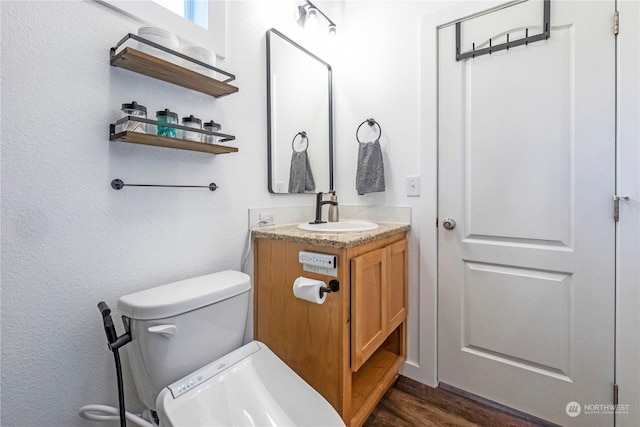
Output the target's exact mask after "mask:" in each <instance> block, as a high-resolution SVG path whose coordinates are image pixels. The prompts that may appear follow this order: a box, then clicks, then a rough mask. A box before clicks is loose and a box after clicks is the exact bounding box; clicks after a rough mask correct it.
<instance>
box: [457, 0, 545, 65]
mask: <svg viewBox="0 0 640 427" xmlns="http://www.w3.org/2000/svg"><path fill="white" fill-rule="evenodd" d="M543 7H544V16H543V22H542V32H541V33H540V34H536V35H534V36H529V29H528V28H527V29H526V30H525V37H524V38H522V39H518V40H513V41H510V40H509V34H507V42H506V43H502V44H498V45H495V46H493V43H492V40H491V39H489V47H485V48H483V49H478V50H476V44H475V43H473V44H472V46H473V48H472V49H471V50H470V51H468V52H465V53H460V31H461V30H460V26H461V23H460V22H456V61H460V60H462V59H467V58H475V57H477V56H482V55H486V54H489V55H491V54H492V53H493V52H499V51H501V50H509V48H511V47H516V46H522V45H525V46H526V45H528V44H529V43H535V42H538V41H541V40H548V39H549V38H550V37H551V0H544V6H543Z"/></svg>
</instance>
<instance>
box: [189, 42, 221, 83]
mask: <svg viewBox="0 0 640 427" xmlns="http://www.w3.org/2000/svg"><path fill="white" fill-rule="evenodd" d="M181 53H182V54H183V55H186V56H188V57H190V58H193V59H196V60H198V61H200V62H204V63H205V64H208V65H211V66H213V67H215V66H216V54H215V53H213V51H211V50H209V49H207V48H204V47H201V46H192V45H187V46H183V47H182V49H181ZM181 64H182V66H183V67H185V68H188V69H190V70H192V71H195V72H196V73H200V74H204V75H206V76H209V77H214V74H215V71H213V70H210V69H208V68H205V67H202V66H200V65H198V64H196V63H194V62H191V61H188V60H186V59H183V60H182V62H181Z"/></svg>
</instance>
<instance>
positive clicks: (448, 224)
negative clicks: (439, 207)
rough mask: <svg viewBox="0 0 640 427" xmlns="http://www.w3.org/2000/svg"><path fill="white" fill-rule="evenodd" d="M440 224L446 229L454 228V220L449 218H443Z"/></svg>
mask: <svg viewBox="0 0 640 427" xmlns="http://www.w3.org/2000/svg"><path fill="white" fill-rule="evenodd" d="M442 226H443V227H444V228H445V229H446V230H453V229H454V228H456V222H455V221H454V220H453V219H451V218H445V219H444V221H442Z"/></svg>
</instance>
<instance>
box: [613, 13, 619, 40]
mask: <svg viewBox="0 0 640 427" xmlns="http://www.w3.org/2000/svg"><path fill="white" fill-rule="evenodd" d="M619 32H620V12H618V11H617V10H616V11H615V12H614V14H613V34H614V35H616V36H617V35H618V33H619Z"/></svg>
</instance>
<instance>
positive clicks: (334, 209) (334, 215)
mask: <svg viewBox="0 0 640 427" xmlns="http://www.w3.org/2000/svg"><path fill="white" fill-rule="evenodd" d="M329 200H330V201H331V204H329V222H338V221H339V220H340V218H339V215H338V196H336V192H335V190H334V191H333V192H332V193H331V196H330V197H329Z"/></svg>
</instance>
